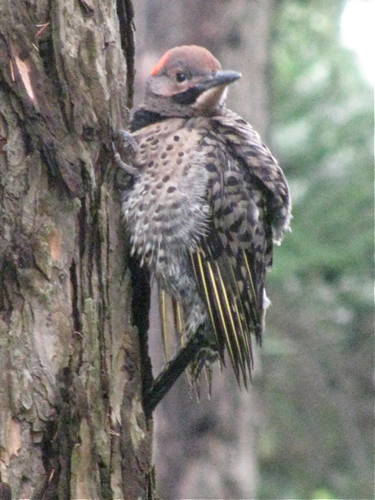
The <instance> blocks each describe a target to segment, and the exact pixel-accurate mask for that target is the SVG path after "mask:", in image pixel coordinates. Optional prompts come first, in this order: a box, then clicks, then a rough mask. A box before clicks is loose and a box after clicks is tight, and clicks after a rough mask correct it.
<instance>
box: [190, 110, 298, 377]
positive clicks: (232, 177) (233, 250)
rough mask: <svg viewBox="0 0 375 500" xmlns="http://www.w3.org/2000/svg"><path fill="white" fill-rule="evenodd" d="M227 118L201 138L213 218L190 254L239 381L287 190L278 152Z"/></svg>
mask: <svg viewBox="0 0 375 500" xmlns="http://www.w3.org/2000/svg"><path fill="white" fill-rule="evenodd" d="M238 120H242V119H240V118H239V117H238ZM228 124H230V126H228ZM228 124H227V123H226V122H225V121H224V123H221V122H220V123H219V124H217V125H216V126H215V127H214V132H213V133H211V132H210V131H208V133H207V135H206V136H205V139H204V141H205V142H206V144H204V145H203V147H204V149H205V150H207V151H209V152H210V153H209V156H208V157H207V162H206V168H207V169H208V171H209V174H210V177H209V183H208V192H207V196H208V200H209V203H210V205H211V208H212V219H211V227H210V231H209V233H208V234H207V236H206V237H204V238H202V240H201V243H200V246H199V248H198V250H197V251H196V252H194V253H192V254H191V261H192V266H193V270H194V273H195V277H196V280H197V283H198V287H199V290H200V293H201V294H202V296H203V297H204V300H205V302H206V305H207V309H208V312H209V315H210V319H211V323H212V325H213V329H214V332H215V335H216V339H217V342H218V346H219V351H220V353H221V355H222V356H223V352H224V347H225V348H226V349H227V351H228V354H229V358H230V360H231V363H232V365H233V368H234V372H235V375H236V377H237V380H238V382H239V383H240V381H241V380H242V381H243V382H244V384H245V385H246V383H247V380H248V378H249V377H250V376H251V367H252V346H251V333H253V334H254V335H255V337H256V339H257V341H258V342H260V341H261V337H262V330H263V319H264V303H265V291H264V282H265V273H266V268H267V267H269V266H270V265H271V263H272V245H273V237H272V232H273V231H272V228H274V236H275V234H277V235H279V233H281V232H282V230H283V228H284V227H286V225H287V224H288V222H289V217H290V208H289V191H288V186H287V184H286V181H285V178H284V176H283V174H282V171H281V169H280V168H279V166H278V164H277V162H276V160H275V159H274V158H273V157H272V155H271V153H270V152H269V151H268V149H267V148H265V146H263V145H262V144H261V142H260V140H259V139H258V136H257V134H256V133H255V132H254V131H253V130H252V129H251V127H250V126H249V125H247V124H246V122H244V121H243V120H242V121H241V123H240V124H239V125H241V127H242V128H243V129H244V130H241V128H240V130H239V133H238V131H237V133H236V130H237V126H235V127H234V126H233V119H232V120H229V119H228ZM244 124H246V125H247V127H248V128H247V127H246V126H245V125H244ZM220 127H221V128H220ZM253 132H254V134H255V135H254V136H253V134H252V133H253ZM246 133H247V136H246V135H245V134H246ZM244 136H245V137H244ZM245 139H246V140H247V141H248V143H247V144H243V142H244V140H245ZM262 177H263V178H262ZM273 179H274V180H273ZM275 179H276V180H275ZM275 211H277V213H275ZM279 226H280V227H281V228H280V227H279Z"/></svg>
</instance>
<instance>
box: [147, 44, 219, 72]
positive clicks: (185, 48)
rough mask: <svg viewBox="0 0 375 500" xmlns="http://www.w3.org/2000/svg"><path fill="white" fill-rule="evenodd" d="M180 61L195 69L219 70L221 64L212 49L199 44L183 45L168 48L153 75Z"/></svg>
mask: <svg viewBox="0 0 375 500" xmlns="http://www.w3.org/2000/svg"><path fill="white" fill-rule="evenodd" d="M179 61H184V62H185V63H186V64H187V66H188V67H189V68H190V69H192V70H193V71H194V70H197V69H201V68H205V69H206V70H210V71H217V70H219V69H220V68H221V65H220V63H219V61H218V60H217V59H215V57H214V56H213V55H212V54H211V52H210V51H208V50H207V49H205V48H204V47H199V46H198V45H182V46H181V47H175V48H173V49H170V50H168V52H166V53H165V54H164V55H163V57H162V58H161V59H160V61H159V62H158V63H157V64H156V66H155V67H154V69H153V70H152V72H151V75H152V76H156V75H158V74H159V73H160V72H161V71H162V69H164V68H166V67H168V66H171V65H172V64H175V63H177V62H179Z"/></svg>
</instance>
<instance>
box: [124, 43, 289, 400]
mask: <svg viewBox="0 0 375 500" xmlns="http://www.w3.org/2000/svg"><path fill="white" fill-rule="evenodd" d="M240 77H241V75H240V73H237V72H235V71H223V70H222V69H221V65H220V63H219V62H218V60H217V59H216V58H215V57H214V56H213V55H212V54H211V53H210V52H209V51H208V50H206V49H205V48H203V47H198V46H194V45H190V46H181V47H175V48H173V49H171V50H169V51H168V52H166V53H165V54H164V56H163V57H162V58H161V60H160V61H159V63H158V64H157V65H156V66H155V67H154V69H153V70H152V73H151V75H150V76H149V78H148V79H147V82H146V92H145V100H144V104H143V105H142V106H140V108H139V109H138V110H137V111H136V112H135V114H134V117H133V120H132V123H131V135H130V136H127V135H126V134H125V133H124V135H123V140H128V141H129V143H130V145H131V148H130V149H131V151H132V154H128V155H127V161H123V160H122V157H120V155H119V154H118V152H117V151H115V156H116V160H117V163H118V164H119V165H120V166H121V167H122V168H123V169H124V170H125V171H126V172H127V174H128V176H129V179H130V180H129V183H128V185H127V188H126V189H125V190H124V192H123V193H122V210H123V214H124V218H125V222H126V226H127V230H128V233H129V236H130V246H131V252H132V254H133V255H134V256H136V258H137V259H138V260H139V263H140V265H141V266H146V267H147V269H149V271H150V272H151V274H152V275H153V276H154V278H155V279H156V281H157V284H158V287H159V291H160V298H161V299H160V300H161V305H162V307H161V309H162V311H164V312H163V314H162V318H163V321H162V323H163V330H166V329H167V328H168V325H167V323H168V322H167V320H166V317H167V315H166V314H165V307H166V305H167V304H170V306H171V308H172V310H173V313H174V322H175V327H176V330H177V331H178V332H179V334H180V335H181V339H182V346H184V347H182V349H181V352H180V353H179V354H177V356H176V360H175V361H172V362H171V363H170V365H167V368H166V370H165V371H164V373H163V374H162V375H161V376H160V377H159V379H158V380H157V381H156V382H157V383H156V385H158V384H159V385H158V387H157V389H155V393H156V392H158V391H159V393H160V394H159V395H157V396H155V399H154V402H153V403H150V404H151V406H152V407H154V406H156V404H157V402H158V401H159V399H161V397H162V396H161V394H162V395H164V393H165V392H166V390H168V388H169V386H170V385H171V384H172V383H173V381H174V379H175V378H176V376H175V375H173V373H172V372H173V370H176V371H177V376H178V375H179V374H180V372H181V371H182V370H183V369H184V368H185V367H186V365H187V363H189V362H192V363H191V366H192V367H193V368H192V376H193V378H196V377H197V376H198V373H199V372H200V370H201V369H202V367H203V366H207V365H209V363H210V362H211V361H213V360H215V359H216V358H219V360H220V361H221V362H222V363H223V364H225V363H226V360H227V359H228V358H229V361H230V363H231V365H232V367H233V370H234V373H235V376H236V378H237V381H238V383H239V384H241V383H243V384H244V385H245V386H246V385H247V383H248V380H249V379H250V378H251V370H252V365H253V347H252V339H251V336H252V335H254V337H255V339H256V341H257V342H258V343H259V344H261V340H262V333H263V328H264V313H265V309H266V307H267V305H268V299H267V296H266V293H265V275H266V270H267V269H269V268H270V267H271V264H272V252H273V243H280V242H281V239H282V236H283V233H284V232H285V231H286V230H288V229H289V222H290V219H291V204H290V195H289V188H288V184H287V181H286V179H285V177H284V174H283V172H282V170H281V168H280V167H279V165H278V163H277V161H276V159H275V158H274V157H273V156H272V154H271V152H270V151H269V149H268V148H267V147H266V146H265V145H264V144H263V143H262V141H261V139H260V137H259V135H258V134H257V132H256V131H255V130H254V129H253V128H252V126H251V125H250V124H249V123H247V122H246V121H245V120H244V119H242V118H241V117H240V116H238V115H237V114H236V113H234V112H233V111H230V110H229V109H227V107H226V105H225V100H226V96H227V91H228V85H230V84H231V83H232V82H235V81H236V80H238V79H239V78H240ZM129 163H131V165H129ZM164 334H166V332H165V331H164ZM188 346H189V348H188ZM189 349H190V350H189ZM225 352H227V355H225ZM179 356H180V358H179ZM177 360H178V361H177ZM181 360H182V364H181V362H180V361H181ZM171 380H172V382H170V381H171ZM165 384H166V385H167V386H168V384H169V386H168V387H167V388H166V389H165V388H163V387H162V386H163V385H165Z"/></svg>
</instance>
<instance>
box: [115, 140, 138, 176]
mask: <svg viewBox="0 0 375 500" xmlns="http://www.w3.org/2000/svg"><path fill="white" fill-rule="evenodd" d="M137 147H138V146H137V141H136V140H135V139H134V137H133V136H132V135H131V134H129V132H126V131H125V130H118V131H117V132H115V133H114V134H113V140H112V152H113V156H114V160H115V163H116V165H117V167H118V168H120V169H121V170H123V171H124V172H125V173H126V174H128V175H130V176H131V177H132V178H134V177H138V176H139V171H138V169H136V168H134V167H132V166H131V165H129V164H128V163H132V162H133V161H134V158H135V153H136V151H137ZM124 159H125V161H124ZM127 162H128V163H127Z"/></svg>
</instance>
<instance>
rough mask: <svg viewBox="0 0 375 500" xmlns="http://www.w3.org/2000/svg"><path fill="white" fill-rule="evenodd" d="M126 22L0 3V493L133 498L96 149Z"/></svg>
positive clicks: (124, 8)
mask: <svg viewBox="0 0 375 500" xmlns="http://www.w3.org/2000/svg"><path fill="white" fill-rule="evenodd" d="M131 14H132V13H131V4H130V1H129V0H118V2H117V5H116V3H115V2H112V1H110V0H104V1H98V0H79V1H78V2H74V1H73V0H54V1H53V2H47V1H44V0H35V1H30V2H24V1H23V0H3V1H2V2H1V4H0V480H1V482H2V483H3V485H4V486H2V490H1V491H6V489H7V487H6V486H5V484H8V485H9V486H10V487H11V488H12V495H13V498H34V499H48V498H50V499H52V498H54V499H55V498H58V499H69V498H81V499H83V498H101V499H110V498H116V499H122V498H124V499H133V498H138V497H139V496H140V495H143V494H144V493H145V490H146V482H147V481H146V475H147V473H148V471H149V466H150V446H151V445H150V443H151V436H150V431H149V430H148V428H147V424H146V421H145V417H144V413H143V408H142V380H141V378H142V374H141V363H140V358H141V356H140V346H139V341H138V333H137V329H136V328H134V326H133V325H132V314H131V287H130V281H131V277H130V272H129V270H128V263H127V261H126V258H125V255H126V249H125V241H124V237H123V228H122V225H121V220H120V204H119V196H118V194H117V192H116V189H115V187H114V184H115V183H114V176H115V169H114V168H113V165H112V163H111V151H110V140H111V134H112V130H113V129H116V128H121V127H122V128H124V127H125V126H126V124H127V121H128V109H127V107H128V105H129V98H130V97H131V81H132V76H133V66H132V60H133V52H132V51H133V46H132V19H131ZM120 26H121V34H122V35H121V37H120V31H119V28H120ZM144 312H145V314H146V315H147V311H144ZM138 313H139V312H138ZM139 314H142V311H141V312H140V313H139Z"/></svg>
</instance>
